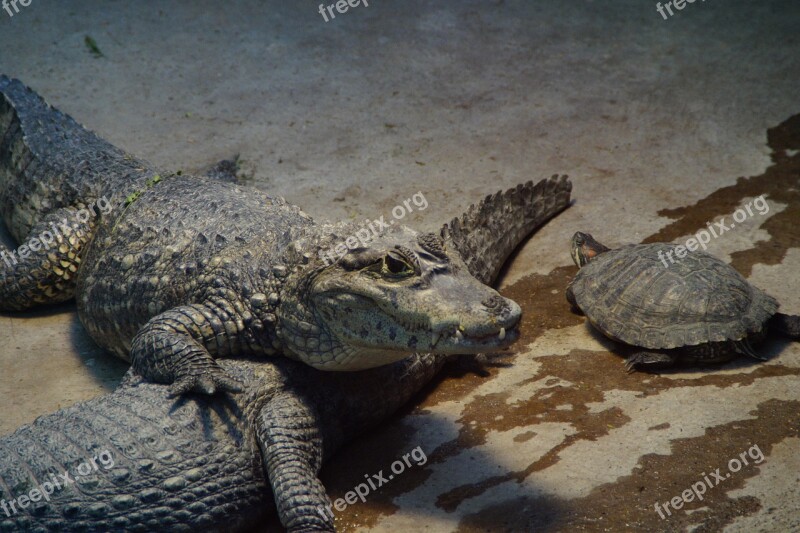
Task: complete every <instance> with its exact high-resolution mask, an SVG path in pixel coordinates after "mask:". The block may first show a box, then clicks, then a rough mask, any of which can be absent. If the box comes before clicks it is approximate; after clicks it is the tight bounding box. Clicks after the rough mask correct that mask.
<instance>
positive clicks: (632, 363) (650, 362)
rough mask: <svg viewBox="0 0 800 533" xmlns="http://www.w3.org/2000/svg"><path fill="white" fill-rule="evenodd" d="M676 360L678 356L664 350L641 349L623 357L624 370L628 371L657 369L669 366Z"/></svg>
mask: <svg viewBox="0 0 800 533" xmlns="http://www.w3.org/2000/svg"><path fill="white" fill-rule="evenodd" d="M677 361H678V358H677V357H676V356H674V355H672V354H669V353H665V352H653V351H649V350H642V351H640V352H636V353H634V354H632V355H630V356H628V358H627V359H625V370H627V371H628V372H629V373H630V372H634V371H636V370H659V369H662V368H669V367H671V366H672V365H674V364H675V363H676V362H677Z"/></svg>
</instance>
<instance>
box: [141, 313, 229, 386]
mask: <svg viewBox="0 0 800 533" xmlns="http://www.w3.org/2000/svg"><path fill="white" fill-rule="evenodd" d="M243 330H244V325H243V324H242V322H241V320H237V319H236V317H235V316H234V315H232V314H230V313H229V312H228V311H226V310H225V309H224V308H220V307H218V306H214V305H213V304H210V303H208V304H192V305H184V306H181V307H176V308H173V309H170V310H168V311H165V312H163V313H161V314H160V315H157V316H155V317H153V318H151V319H150V320H149V321H148V322H147V323H146V324H145V325H144V326H143V327H142V329H140V330H139V332H138V333H137V334H136V336H135V337H134V338H133V342H132V346H131V362H132V364H133V368H134V370H135V371H136V372H137V373H138V374H140V375H141V376H143V377H145V378H147V379H149V380H152V381H156V382H158V383H171V384H172V386H171V388H170V389H171V390H170V393H171V395H172V396H178V395H181V394H183V393H185V392H189V391H193V392H199V393H203V394H214V393H215V392H218V391H227V392H241V390H242V386H241V383H239V381H237V380H236V379H234V378H233V377H231V376H230V375H229V374H228V373H227V372H225V371H224V370H223V369H222V368H221V367H220V366H219V365H218V364H217V362H216V361H215V360H214V357H213V356H212V352H213V353H214V354H216V355H229V354H234V353H237V352H238V345H239V340H238V337H239V335H240V334H241V333H242V331H243Z"/></svg>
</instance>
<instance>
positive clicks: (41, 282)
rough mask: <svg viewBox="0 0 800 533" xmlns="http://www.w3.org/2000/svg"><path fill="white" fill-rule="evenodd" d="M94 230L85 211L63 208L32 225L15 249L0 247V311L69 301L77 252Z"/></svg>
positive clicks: (79, 257)
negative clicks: (0, 270) (0, 274)
mask: <svg viewBox="0 0 800 533" xmlns="http://www.w3.org/2000/svg"><path fill="white" fill-rule="evenodd" d="M94 228H95V221H94V220H93V215H91V212H90V211H89V210H88V209H86V208H83V207H80V208H78V207H65V208H61V209H56V210H54V211H53V212H51V213H50V214H48V215H46V216H45V217H44V218H43V219H42V220H41V221H40V222H39V223H37V224H36V225H34V226H33V228H32V229H31V231H30V233H28V236H27V238H26V239H25V240H24V241H22V242H21V245H20V246H19V247H18V248H17V249H15V250H5V249H2V247H0V259H2V261H0V269H2V277H0V309H2V310H5V311H21V310H23V309H29V308H31V307H34V306H36V305H40V304H51V303H59V302H64V301H66V300H69V299H70V298H72V297H73V296H74V295H75V278H76V272H77V270H78V267H79V266H80V262H81V252H82V250H83V249H84V247H85V246H86V244H87V243H88V242H89V241H90V240H91V239H92V235H93V234H94Z"/></svg>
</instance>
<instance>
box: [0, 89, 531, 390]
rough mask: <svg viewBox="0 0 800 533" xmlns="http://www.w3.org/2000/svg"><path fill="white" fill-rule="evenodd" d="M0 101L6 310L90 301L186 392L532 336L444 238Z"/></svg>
mask: <svg viewBox="0 0 800 533" xmlns="http://www.w3.org/2000/svg"><path fill="white" fill-rule="evenodd" d="M0 94H1V95H2V98H0V133H2V137H0V210H2V212H3V215H4V217H5V222H6V225H7V226H8V228H9V231H10V233H11V235H12V236H13V237H14V238H15V239H16V241H17V242H18V243H20V244H21V246H20V247H19V249H18V250H15V251H6V250H3V252H2V254H0V255H2V256H3V259H4V261H5V262H6V263H7V264H6V265H5V267H6V269H5V271H4V276H3V277H2V279H1V280H0V308H2V309H5V310H19V309H25V308H29V307H31V306H34V305H42V304H48V303H54V302H60V301H64V300H66V299H69V298H72V297H73V296H74V297H75V298H76V300H77V304H78V315H79V317H80V320H81V322H82V323H83V325H84V327H85V328H86V330H87V331H88V333H89V335H90V336H91V337H92V338H93V339H94V341H95V342H96V343H97V344H98V345H100V346H101V347H103V348H105V349H106V350H108V351H110V352H111V353H113V354H115V355H117V356H118V357H121V358H123V359H125V360H127V361H130V362H131V363H132V366H133V368H135V369H136V371H137V373H138V374H139V375H141V376H143V377H146V378H148V379H150V380H152V381H155V382H158V383H166V384H171V386H172V389H171V390H172V393H173V394H174V395H180V394H182V393H186V392H198V393H205V394H214V393H216V392H238V391H241V383H240V382H239V381H238V380H236V379H234V378H233V377H232V376H230V375H228V374H226V373H225V372H224V371H223V370H222V368H221V367H220V366H219V364H218V362H217V359H218V358H219V357H226V356H238V355H247V356H252V355H259V356H275V355H283V356H286V357H289V358H291V359H295V360H298V361H301V362H303V363H306V364H308V365H310V366H312V367H314V368H317V369H320V370H328V371H355V370H363V369H368V368H374V367H377V366H381V365H385V364H390V363H392V362H395V361H398V360H401V359H403V358H405V357H407V356H408V355H410V354H412V353H414V352H416V351H419V350H430V351H435V352H436V353H441V354H456V353H458V354H477V353H480V352H484V351H491V350H496V349H502V348H505V347H507V346H509V345H510V344H511V343H513V342H514V341H515V340H516V339H517V338H518V336H519V331H518V325H519V320H520V315H521V311H520V308H519V306H518V305H517V304H516V303H514V302H513V301H511V300H507V299H505V298H503V297H501V296H500V295H499V294H498V293H497V292H496V291H495V290H494V289H492V288H490V287H488V286H486V285H485V284H483V283H481V282H480V281H478V280H477V279H476V278H475V277H474V276H472V275H470V273H469V270H468V268H467V267H466V265H465V264H464V263H463V261H461V259H460V258H459V257H458V256H457V255H454V254H453V253H452V252H451V251H450V250H448V249H447V247H445V246H444V244H443V242H442V240H441V238H440V237H439V236H437V235H436V234H433V233H423V234H420V233H418V232H416V231H414V230H412V229H410V228H408V227H406V226H401V225H393V224H391V223H386V222H384V223H382V224H380V226H381V227H379V228H377V229H374V228H371V229H374V234H373V233H370V239H365V238H363V228H362V227H361V225H359V223H357V222H339V223H335V224H330V223H316V222H315V221H314V220H312V219H311V217H309V216H308V215H307V214H305V213H304V212H303V211H301V210H300V209H299V208H298V207H296V206H293V205H290V204H289V203H287V202H286V200H284V199H283V198H280V197H273V196H268V195H267V194H265V193H263V192H261V191H259V190H257V189H255V188H249V187H243V186H240V185H237V184H236V183H231V182H230V181H229V180H220V179H215V178H212V177H208V176H190V175H184V174H182V173H176V174H174V175H170V174H166V173H164V172H163V171H160V170H159V169H156V168H154V166H153V165H152V164H150V163H148V162H147V161H144V160H142V159H138V158H136V157H133V156H131V155H129V154H127V153H125V152H124V151H122V150H120V149H118V148H116V147H114V146H112V145H111V144H110V143H108V142H106V141H104V140H102V139H101V138H99V137H98V136H97V135H95V134H94V133H92V132H90V131H88V130H87V129H85V128H83V127H82V126H81V125H79V124H78V123H77V122H76V121H75V120H74V119H72V118H71V117H70V116H68V115H65V114H64V113H62V112H60V111H58V110H56V109H54V108H53V107H51V106H49V105H48V104H47V103H46V102H45V101H44V100H43V99H42V98H41V97H39V96H38V95H37V94H36V93H35V92H34V91H33V90H31V89H30V88H28V87H26V86H25V85H24V84H22V83H21V82H20V81H19V80H12V79H9V78H7V77H0ZM356 236H358V237H359V239H356ZM343 243H346V246H345V244H343ZM332 249H333V250H339V252H338V253H337V255H338V256H339V257H335V258H334V259H335V260H334V261H333V262H331V261H330V260H329V256H330V254H329V253H328V252H329V251H330V250H332ZM0 266H3V265H0Z"/></svg>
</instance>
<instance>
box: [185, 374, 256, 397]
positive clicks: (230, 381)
mask: <svg viewBox="0 0 800 533" xmlns="http://www.w3.org/2000/svg"><path fill="white" fill-rule="evenodd" d="M243 390H244V388H243V386H242V383H241V382H240V381H238V380H236V379H234V378H233V377H231V376H229V375H228V374H227V373H225V371H224V370H222V369H221V368H215V369H211V370H204V371H202V372H200V373H198V374H189V375H186V376H183V377H181V378H180V379H178V380H177V381H176V382H175V383H173V384H172V385H170V387H169V397H170V398H175V397H177V396H182V395H184V394H186V393H187V392H196V393H199V394H206V395H208V396H211V395H213V394H216V393H218V392H230V393H238V392H242V391H243Z"/></svg>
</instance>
